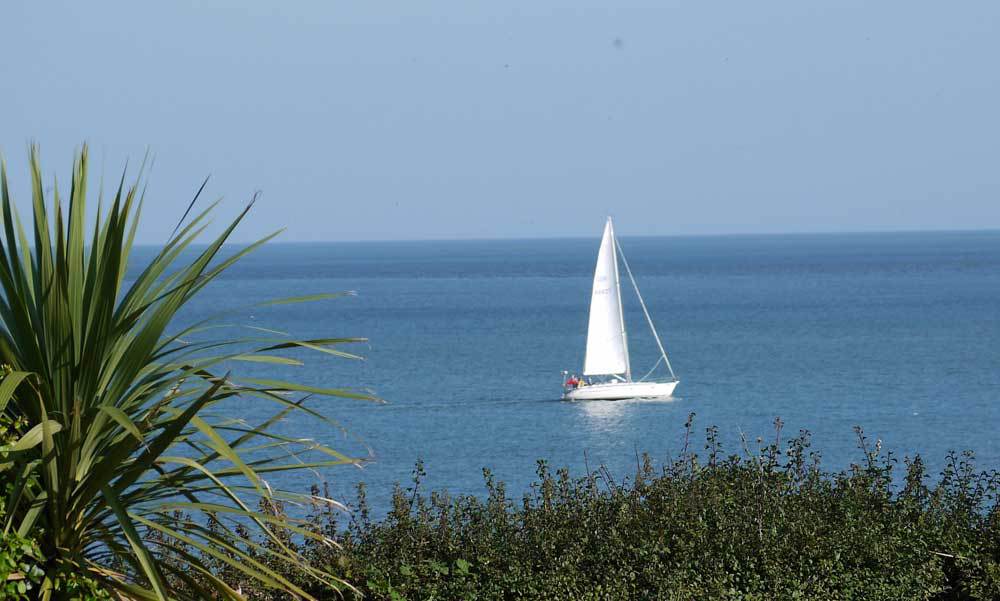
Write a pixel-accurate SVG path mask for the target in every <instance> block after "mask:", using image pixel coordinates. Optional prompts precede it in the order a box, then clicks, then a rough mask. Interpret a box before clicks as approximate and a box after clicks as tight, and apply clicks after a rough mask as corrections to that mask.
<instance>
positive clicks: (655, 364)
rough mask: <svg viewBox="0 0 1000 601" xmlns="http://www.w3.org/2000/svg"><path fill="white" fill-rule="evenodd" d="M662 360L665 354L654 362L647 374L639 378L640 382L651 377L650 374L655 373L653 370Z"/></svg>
mask: <svg viewBox="0 0 1000 601" xmlns="http://www.w3.org/2000/svg"><path fill="white" fill-rule="evenodd" d="M661 361H663V356H662V355H661V356H660V358H659V359H657V360H656V363H654V364H653V368H652V369H650V370H649V371H647V372H646V375H644V376H643V377H641V378H639V381H640V382H644V381H645V380H646V378H648V377H649V374H651V373H653V370H655V369H656V368H657V367H659V366H660V362H661Z"/></svg>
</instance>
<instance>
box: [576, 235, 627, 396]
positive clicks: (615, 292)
mask: <svg viewBox="0 0 1000 601" xmlns="http://www.w3.org/2000/svg"><path fill="white" fill-rule="evenodd" d="M615 247H616V244H615V230H614V227H613V226H612V225H611V218H608V222H607V224H606V225H605V226H604V237H603V238H602V239H601V250H600V251H599V252H598V253H597V268H596V269H595V270H594V289H593V296H592V297H591V299H590V325H589V327H588V328H587V356H586V360H585V361H584V365H583V373H584V374H585V375H588V376H596V375H608V374H626V379H630V378H631V372H630V370H629V361H628V342H627V341H626V340H625V321H624V318H623V317H622V299H621V288H620V286H619V283H618V256H617V251H616V248H615Z"/></svg>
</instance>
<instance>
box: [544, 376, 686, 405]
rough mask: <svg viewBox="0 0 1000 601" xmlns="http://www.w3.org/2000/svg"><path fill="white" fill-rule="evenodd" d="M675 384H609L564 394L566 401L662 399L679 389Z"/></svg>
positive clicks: (582, 387)
mask: <svg viewBox="0 0 1000 601" xmlns="http://www.w3.org/2000/svg"><path fill="white" fill-rule="evenodd" d="M677 383H678V382H677V381H676V380H675V381H673V382H607V383H604V384H592V385H590V386H581V387H580V388H573V389H571V390H567V391H566V392H564V393H563V400H566V401H598V400H601V401H619V400H624V399H662V398H666V397H669V396H670V395H672V394H673V393H674V388H677Z"/></svg>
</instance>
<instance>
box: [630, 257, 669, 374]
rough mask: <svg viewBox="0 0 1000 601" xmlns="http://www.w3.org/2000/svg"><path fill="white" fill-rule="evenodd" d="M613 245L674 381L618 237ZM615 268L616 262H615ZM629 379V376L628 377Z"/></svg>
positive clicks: (651, 319) (665, 352) (658, 337)
mask: <svg viewBox="0 0 1000 601" xmlns="http://www.w3.org/2000/svg"><path fill="white" fill-rule="evenodd" d="M615 247H616V249H617V250H618V253H619V254H621V257H622V263H624V264H625V272H626V273H628V279H630V280H631V281H632V288H634V289H635V295H636V296H638V297H639V305H640V306H641V307H642V313H643V315H645V316H646V323H648V324H649V329H650V330H652V332H653V338H654V339H655V340H656V346H657V347H658V348H659V349H660V356H662V357H663V362H664V363H666V365H667V371H669V372H670V377H671V378H673V380H674V381H677V376H676V375H674V368H673V367H672V366H671V365H670V359H668V358H667V351H665V350H663V343H662V342H660V335H659V334H657V333H656V326H654V325H653V318H652V317H650V316H649V311H648V310H647V309H646V303H645V302H643V300H642V294H641V293H640V292H639V284H636V283H635V277H633V276H632V269H631V268H630V267H629V266H628V260H627V259H626V258H625V252H624V251H622V247H621V244H619V243H618V238H617V237H616V238H615ZM616 268H617V264H616ZM618 306H619V308H620V307H621V301H620V297H619V305H618ZM624 323H625V322H624V321H622V326H623V327H624ZM653 367H654V368H655V367H656V366H655V365H654V366H653ZM647 375H648V374H647ZM629 379H631V378H629Z"/></svg>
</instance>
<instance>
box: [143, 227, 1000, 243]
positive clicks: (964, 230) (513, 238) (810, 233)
mask: <svg viewBox="0 0 1000 601" xmlns="http://www.w3.org/2000/svg"><path fill="white" fill-rule="evenodd" d="M617 233H618V236H619V237H620V238H754V237H756V238H781V237H795V236H873V235H905V234H973V233H980V234H990V233H1000V227H986V228H947V229H897V230H840V231H830V230H801V231H788V232H780V231H775V232H720V233H705V234H677V233H673V234H628V233H624V234H623V233H622V232H617ZM261 237H263V236H261ZM599 237H600V236H599V234H594V235H592V236H586V235H571V236H560V235H555V236H487V237H482V238H476V237H454V238H352V239H344V238H339V239H336V238H335V239H315V240H282V239H281V236H280V235H279V236H278V237H276V238H275V239H274V240H272V241H271V242H269V243H268V245H269V246H272V245H275V244H283V245H285V244H287V245H293V244H366V243H391V242H428V243H433V242H505V241H519V240H522V241H541V240H589V239H592V238H599ZM259 239H260V238H246V239H242V238H241V239H231V240H229V241H227V242H226V245H229V244H252V243H254V242H256V241H257V240H259ZM162 244H163V243H160V242H139V241H137V242H136V244H135V245H136V246H161V245H162ZM195 244H200V243H197V242H196V243H195ZM206 244H207V242H206Z"/></svg>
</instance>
